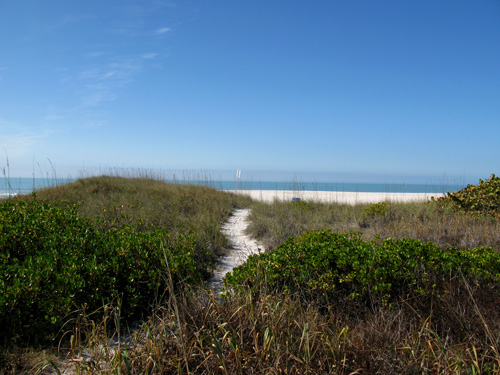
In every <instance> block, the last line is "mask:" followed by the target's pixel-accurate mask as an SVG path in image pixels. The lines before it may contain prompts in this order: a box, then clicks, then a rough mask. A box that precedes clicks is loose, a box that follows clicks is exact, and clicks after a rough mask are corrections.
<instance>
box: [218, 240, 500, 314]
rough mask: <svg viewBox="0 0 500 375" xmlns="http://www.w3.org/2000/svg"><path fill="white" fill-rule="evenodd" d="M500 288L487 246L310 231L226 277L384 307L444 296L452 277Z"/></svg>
mask: <svg viewBox="0 0 500 375" xmlns="http://www.w3.org/2000/svg"><path fill="white" fill-rule="evenodd" d="M460 277H463V278H466V279H467V280H468V281H469V282H470V283H474V284H481V285H485V286H486V285H494V286H498V285H500V253H497V252H495V251H493V250H492V249H491V248H474V249H470V250H464V251H462V250H457V249H456V248H453V247H451V248H447V249H441V248H439V247H437V246H436V245H435V244H433V243H430V242H427V243H422V242H420V241H418V240H413V239H404V240H393V239H386V240H384V241H378V240H375V241H371V242H366V241H363V240H362V239H360V238H359V237H358V236H357V235H356V234H355V233H351V235H345V234H338V233H332V232H330V231H311V232H307V233H304V234H302V235H300V236H298V237H295V238H290V239H288V240H287V241H286V242H285V243H283V244H282V245H280V246H278V247H277V248H275V249H274V250H273V251H269V252H265V253H262V254H258V255H253V256H251V257H249V259H248V260H247V262H246V263H245V264H243V265H241V266H239V267H237V268H235V269H234V270H233V272H232V273H231V274H228V275H227V276H226V279H225V280H226V282H227V284H228V285H229V286H230V287H231V288H233V289H236V290H238V288H240V287H242V286H249V287H250V288H254V287H256V286H258V287H259V288H260V287H262V280H265V284H266V287H267V288H269V289H268V290H269V291H271V292H273V291H274V292H277V293H282V292H284V293H286V294H294V293H296V292H297V293H300V294H301V295H302V296H304V297H305V298H306V300H307V301H313V300H314V301H318V300H319V299H322V298H324V299H325V302H327V301H330V303H331V302H332V301H336V302H345V301H346V300H355V299H358V298H361V299H363V300H365V301H369V302H370V303H373V302H374V301H378V302H379V303H381V304H382V305H386V304H388V303H390V302H391V301H397V300H399V299H401V298H405V299H406V298H414V297H416V296H418V295H430V294H433V293H444V292H445V291H446V287H447V283H448V282H449V280H452V279H459V278H460Z"/></svg>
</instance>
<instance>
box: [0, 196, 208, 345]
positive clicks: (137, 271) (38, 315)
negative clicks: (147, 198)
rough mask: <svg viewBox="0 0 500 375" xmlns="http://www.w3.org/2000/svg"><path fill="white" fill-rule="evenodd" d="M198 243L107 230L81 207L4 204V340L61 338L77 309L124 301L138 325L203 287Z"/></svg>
mask: <svg viewBox="0 0 500 375" xmlns="http://www.w3.org/2000/svg"><path fill="white" fill-rule="evenodd" d="M195 240H196V238H195V236H194V235H192V234H189V235H179V236H178V238H175V239H171V238H169V234H168V232H166V231H165V230H161V229H158V228H151V229H150V231H148V232H140V233H139V232H137V231H135V230H134V227H133V226H130V225H126V224H125V225H122V226H120V228H111V229H110V228H104V227H101V228H100V226H99V225H95V222H93V220H91V219H89V218H83V217H80V216H79V215H78V206H76V205H69V204H64V203H61V202H56V203H51V204H48V203H46V202H43V201H38V200H36V199H33V200H30V201H28V202H23V201H3V202H0V326H1V327H2V329H3V331H4V333H5V336H4V339H6V340H9V338H11V337H14V336H21V337H22V338H23V339H27V338H31V339H35V341H36V340H38V341H40V340H43V339H47V338H50V337H53V336H54V335H55V334H56V333H57V331H58V330H59V329H60V328H61V326H62V325H63V324H64V323H65V321H66V320H67V319H69V317H70V316H71V315H70V313H71V312H72V311H74V310H77V309H81V308H82V306H85V307H86V309H87V310H89V311H94V310H96V309H99V308H101V307H103V305H105V304H108V303H117V301H118V300H120V303H121V306H122V316H124V317H130V318H132V317H134V318H137V317H138V316H139V314H141V313H143V312H145V308H148V307H150V306H151V304H152V302H153V301H154V299H155V297H157V296H158V295H161V294H163V293H164V292H165V291H167V290H168V283H167V280H168V277H167V275H166V272H167V268H166V266H165V263H166V262H165V258H166V259H167V260H168V266H169V272H170V273H171V276H172V278H173V282H174V285H178V284H179V283H180V282H181V281H182V282H185V283H199V282H200V281H201V280H202V279H203V274H204V272H205V270H203V269H201V268H200V266H199V264H198V263H197V262H196V261H195V257H203V256H206V257H207V258H208V257H209V255H208V253H207V254H205V255H202V254H199V252H198V254H195V251H194V248H195V245H194V244H195Z"/></svg>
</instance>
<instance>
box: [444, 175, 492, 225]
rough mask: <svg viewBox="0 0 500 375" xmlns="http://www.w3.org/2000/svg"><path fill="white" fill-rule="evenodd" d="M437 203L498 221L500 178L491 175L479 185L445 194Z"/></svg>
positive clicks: (480, 181)
mask: <svg viewBox="0 0 500 375" xmlns="http://www.w3.org/2000/svg"><path fill="white" fill-rule="evenodd" d="M438 201H439V202H441V203H443V204H444V205H449V206H451V207H452V208H453V209H456V210H458V211H461V212H464V213H467V214H471V215H474V216H484V215H486V216H491V217H494V218H496V219H500V177H497V176H495V175H494V174H492V175H491V176H490V178H489V179H487V180H485V181H483V180H479V185H468V186H467V187H466V188H464V189H462V190H460V191H457V192H454V193H447V194H446V196H444V197H442V198H439V199H438Z"/></svg>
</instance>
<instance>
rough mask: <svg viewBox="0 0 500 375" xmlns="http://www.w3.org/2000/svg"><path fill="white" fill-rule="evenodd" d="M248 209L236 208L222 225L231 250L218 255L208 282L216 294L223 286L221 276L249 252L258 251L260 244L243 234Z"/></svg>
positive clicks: (245, 257)
mask: <svg viewBox="0 0 500 375" xmlns="http://www.w3.org/2000/svg"><path fill="white" fill-rule="evenodd" d="M249 214H250V209H248V208H247V209H238V210H234V211H233V212H232V215H231V216H230V217H229V219H228V221H227V222H226V223H225V224H224V225H223V226H222V233H223V234H224V235H225V236H226V237H227V238H228V239H229V243H230V244H231V247H232V250H231V251H229V253H228V254H226V255H223V256H221V257H220V259H219V262H218V264H217V266H216V268H215V270H214V275H213V277H212V279H210V281H209V282H208V286H209V288H210V289H212V288H213V290H214V293H216V294H218V293H220V291H221V288H222V286H223V282H222V278H223V277H224V276H225V275H226V273H228V272H230V271H231V270H232V269H233V268H234V267H237V266H239V265H240V264H243V263H244V262H245V260H246V259H247V258H248V256H249V255H251V254H256V253H258V252H259V248H262V246H260V245H259V243H258V242H257V241H256V240H254V239H253V238H251V237H249V236H247V235H246V234H245V229H246V228H247V226H248V215H249Z"/></svg>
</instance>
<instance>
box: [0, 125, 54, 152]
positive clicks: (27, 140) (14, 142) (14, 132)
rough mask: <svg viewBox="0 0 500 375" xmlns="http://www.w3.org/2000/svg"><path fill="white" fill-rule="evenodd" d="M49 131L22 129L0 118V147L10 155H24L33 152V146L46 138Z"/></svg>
mask: <svg viewBox="0 0 500 375" xmlns="http://www.w3.org/2000/svg"><path fill="white" fill-rule="evenodd" d="M49 133H50V131H48V130H41V131H37V132H34V131H33V130H27V129H23V127H20V126H18V125H16V124H13V123H9V122H7V121H3V120H0V148H2V149H3V150H4V151H5V152H6V153H7V155H8V156H9V157H10V156H15V157H19V156H25V155H29V154H30V153H32V152H33V150H34V148H35V147H36V146H37V145H38V144H39V143H41V142H42V141H43V139H45V138H47V136H48V135H49Z"/></svg>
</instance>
